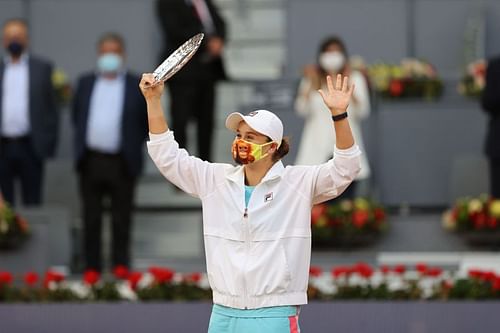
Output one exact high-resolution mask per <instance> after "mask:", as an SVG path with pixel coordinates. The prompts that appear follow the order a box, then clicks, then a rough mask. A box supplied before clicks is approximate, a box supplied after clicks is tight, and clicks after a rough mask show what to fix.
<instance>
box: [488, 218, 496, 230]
mask: <svg viewBox="0 0 500 333" xmlns="http://www.w3.org/2000/svg"><path fill="white" fill-rule="evenodd" d="M488 227H490V228H491V229H496V228H497V227H498V220H497V219H496V218H495V217H494V216H490V217H489V218H488Z"/></svg>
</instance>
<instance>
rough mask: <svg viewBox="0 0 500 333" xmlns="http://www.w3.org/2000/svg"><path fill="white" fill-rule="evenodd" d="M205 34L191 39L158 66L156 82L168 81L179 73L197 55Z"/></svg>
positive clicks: (155, 75)
mask: <svg viewBox="0 0 500 333" xmlns="http://www.w3.org/2000/svg"><path fill="white" fill-rule="evenodd" d="M203 36H204V35H203V33H199V34H197V35H196V36H194V37H192V38H190V39H189V40H188V41H186V42H185V43H184V44H182V45H181V46H179V48H178V49H177V50H175V51H174V52H173V53H172V54H170V55H169V56H168V58H167V59H166V60H165V61H164V62H162V63H161V65H160V66H158V67H157V68H156V69H155V70H154V72H153V75H154V78H155V81H156V82H158V83H159V82H161V81H166V80H168V79H169V78H171V77H172V76H173V75H174V74H175V73H177V72H178V71H179V70H180V69H181V68H182V67H183V66H184V65H185V64H186V63H187V62H188V61H189V60H190V59H191V57H193V55H194V54H195V53H196V51H197V50H198V48H199V47H200V44H201V41H202V40H203Z"/></svg>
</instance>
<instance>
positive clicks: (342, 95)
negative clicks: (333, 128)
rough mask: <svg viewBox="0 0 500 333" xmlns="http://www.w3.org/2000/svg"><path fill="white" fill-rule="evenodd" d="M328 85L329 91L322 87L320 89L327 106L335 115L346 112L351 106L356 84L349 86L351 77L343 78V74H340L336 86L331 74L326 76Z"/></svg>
mask: <svg viewBox="0 0 500 333" xmlns="http://www.w3.org/2000/svg"><path fill="white" fill-rule="evenodd" d="M326 86H327V88H328V92H326V93H325V92H324V91H323V90H321V89H320V90H318V92H319V93H320V95H321V97H322V98H323V101H324V102H325V104H326V106H327V107H328V108H329V109H330V112H331V113H332V115H333V116H335V115H338V114H341V113H344V112H345V111H346V110H347V107H348V106H349V102H350V100H351V97H352V92H353V91H354V84H352V85H351V86H349V78H348V77H347V76H344V78H342V75H341V74H338V75H337V80H336V82H335V87H334V85H333V80H332V78H331V76H330V75H328V76H327V77H326Z"/></svg>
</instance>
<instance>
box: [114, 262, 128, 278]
mask: <svg viewBox="0 0 500 333" xmlns="http://www.w3.org/2000/svg"><path fill="white" fill-rule="evenodd" d="M113 275H114V276H115V277H116V278H117V279H120V280H125V279H127V278H128V275H129V271H128V268H127V266H125V265H118V266H115V268H113Z"/></svg>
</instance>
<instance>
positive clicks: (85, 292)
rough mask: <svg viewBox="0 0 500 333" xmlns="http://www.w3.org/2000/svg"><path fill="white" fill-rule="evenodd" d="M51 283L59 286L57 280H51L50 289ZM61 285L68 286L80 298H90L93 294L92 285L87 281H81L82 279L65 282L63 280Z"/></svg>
mask: <svg viewBox="0 0 500 333" xmlns="http://www.w3.org/2000/svg"><path fill="white" fill-rule="evenodd" d="M51 284H54V285H56V287H57V284H56V283H55V282H50V284H49V289H50V285H51ZM61 286H62V287H66V288H68V289H69V290H71V291H72V292H73V293H74V294H75V295H76V296H78V297H79V298H82V299H85V298H89V297H90V296H91V288H90V286H89V285H87V284H86V283H83V282H81V281H63V282H61ZM51 290H54V289H51Z"/></svg>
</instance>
